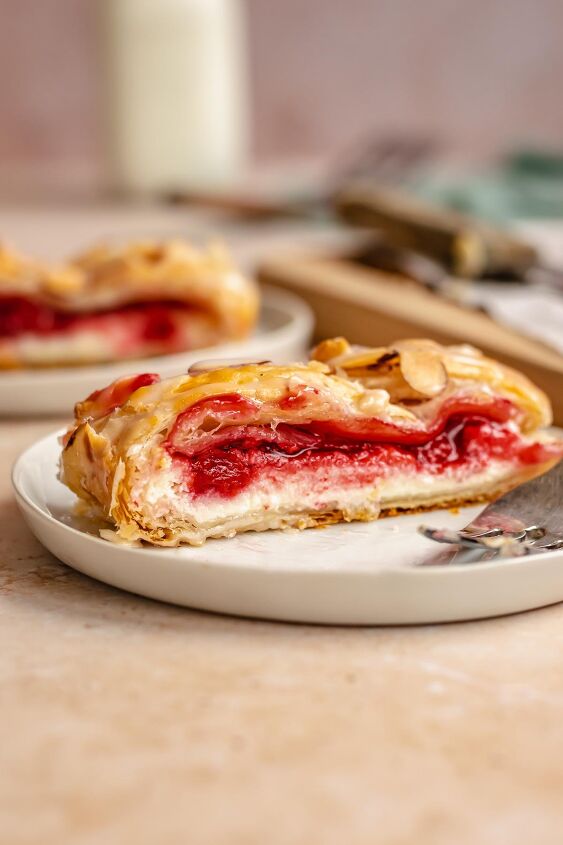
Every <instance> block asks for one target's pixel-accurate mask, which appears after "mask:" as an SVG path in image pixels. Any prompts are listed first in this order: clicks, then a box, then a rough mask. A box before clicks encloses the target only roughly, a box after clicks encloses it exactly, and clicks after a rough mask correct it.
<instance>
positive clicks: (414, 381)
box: [396, 340, 448, 396]
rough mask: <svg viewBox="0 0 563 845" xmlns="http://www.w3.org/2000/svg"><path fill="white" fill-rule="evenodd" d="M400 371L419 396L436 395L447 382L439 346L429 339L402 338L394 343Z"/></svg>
mask: <svg viewBox="0 0 563 845" xmlns="http://www.w3.org/2000/svg"><path fill="white" fill-rule="evenodd" d="M396 345H397V349H398V350H399V353H400V356H401V362H400V366H401V373H402V374H403V378H404V379H405V381H406V382H407V384H408V385H409V386H410V387H412V389H413V390H415V391H416V392H417V393H419V394H420V395H421V396H437V395H438V394H439V393H441V392H442V391H443V390H444V389H445V387H446V385H447V383H448V373H447V371H446V368H445V366H444V363H443V361H442V353H441V350H440V347H439V346H438V345H437V344H435V343H434V342H433V341H431V340H403V341H400V342H399V343H397V344H396Z"/></svg>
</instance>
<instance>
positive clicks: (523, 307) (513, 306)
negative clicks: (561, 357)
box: [471, 282, 563, 354]
mask: <svg viewBox="0 0 563 845" xmlns="http://www.w3.org/2000/svg"><path fill="white" fill-rule="evenodd" d="M472 294H473V295H472V297H471V298H472V300H473V304H476V305H480V306H481V307H482V308H484V309H485V311H487V312H488V313H489V314H490V315H491V317H493V318H494V319H495V320H497V322H499V323H503V324H504V325H505V326H509V327H510V328H512V329H515V330H516V331H518V332H521V333H522V334H523V335H530V336H531V337H534V338H536V339H537V340H541V341H543V342H544V343H547V344H548V345H549V346H552V347H553V348H554V349H556V350H557V351H558V352H560V353H561V354H563V295H562V294H561V293H558V291H554V290H551V289H549V288H544V287H527V286H523V285H521V284H512V283H502V284H499V283H496V282H485V283H481V284H476V285H475V286H474V289H473V291H472Z"/></svg>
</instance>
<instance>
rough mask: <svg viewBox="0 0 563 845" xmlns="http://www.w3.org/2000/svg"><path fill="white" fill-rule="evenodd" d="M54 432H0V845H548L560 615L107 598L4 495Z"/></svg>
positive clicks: (560, 722) (20, 428) (556, 757)
mask: <svg viewBox="0 0 563 845" xmlns="http://www.w3.org/2000/svg"><path fill="white" fill-rule="evenodd" d="M58 424H59V423H58V422H57V421H50V422H44V421H43V422H14V421H10V422H7V421H4V422H2V423H0V576H1V587H0V641H1V642H2V648H1V651H0V672H1V678H2V684H1V686H0V712H1V722H0V726H1V727H0V748H1V759H2V766H1V768H0V826H1V829H2V834H1V837H0V838H1V840H2V842H5V843H7V845H8V843H9V845H20V843H26V845H27V843H41V845H64V843H72V845H82V843H84V845H90V843H92V844H93V843H104V845H113V843H116V845H128V843H141V845H143V844H144V843H147V845H148V844H149V843H151V845H152V843H154V842H159V843H166V844H167V843H174V845H175V844H176V843H179V842H189V843H190V845H199V843H205V845H207V843H209V845H223V843H224V845H239V843H240V845H263V843H268V845H286V844H288V843H291V845H301V843H303V845H311V843H314V842H322V843H323V845H333V843H334V845H341V843H343V842H346V843H354V845H355V843H362V845H363V844H364V843H365V845H373V843H378V842H382V843H385V845H403V844H404V845H412V843H414V842H416V843H417V845H426V843H432V845H434V843H436V845H451V843H454V842H455V843H456V845H476V843H479V845H480V843H491V845H498V843H504V842H510V843H511V845H517V843H526V845H527V843H528V842H530V841H534V842H541V843H551V842H554V843H555V842H558V841H560V838H561V831H562V829H563V807H562V803H561V794H562V789H563V762H562V759H561V745H562V742H563V719H562V714H563V672H562V670H561V666H562V663H563V608H562V607H561V606H557V607H552V608H546V609H544V610H540V611H536V612H533V613H525V614H521V615H518V616H513V617H509V618H505V619H498V620H490V621H485V622H476V623H466V624H457V625H455V624H454V625H444V626H429V627H419V628H387V629H377V628H359V629H343V628H340V629H338V628H320V627H316V628H315V627H309V626H298V625H283V624H273V623H266V622H253V621H248V620H244V619H233V618H224V617H220V616H214V615H211V614H204V613H198V612H192V611H189V610H185V609H180V608H175V607H169V606H166V605H161V604H158V603H156V602H152V601H149V600H146V599H142V598H137V597H135V596H133V595H128V594H125V593H121V592H119V591H117V590H115V589H112V588H110V587H106V586H104V585H103V584H99V583H96V582H95V581H92V580H90V579H89V578H87V577H85V576H82V575H79V574H78V573H76V572H73V571H72V570H71V569H69V568H68V567H66V566H64V565H63V564H60V563H58V562H57V561H56V560H55V559H54V558H53V557H52V556H51V555H50V554H49V553H48V552H46V551H44V550H43V549H42V547H41V546H40V544H39V543H38V542H37V541H35V540H34V538H33V537H32V536H31V534H30V533H29V531H28V529H27V528H26V526H25V525H24V523H23V521H22V519H21V517H20V515H19V513H18V510H17V508H16V505H15V502H14V500H13V498H12V493H11V488H10V483H9V479H8V470H9V466H10V464H11V463H12V461H13V459H14V458H15V456H16V455H17V454H18V453H19V452H20V451H21V450H22V449H23V448H24V447H25V446H26V445H27V444H29V443H31V442H32V441H34V440H35V439H36V438H38V437H39V436H41V435H43V434H45V433H47V432H48V431H50V430H52V429H53V428H55V427H57V426H58Z"/></svg>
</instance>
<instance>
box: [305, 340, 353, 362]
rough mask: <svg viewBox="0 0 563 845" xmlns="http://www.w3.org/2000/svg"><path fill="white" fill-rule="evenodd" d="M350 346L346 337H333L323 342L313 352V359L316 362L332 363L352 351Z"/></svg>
mask: <svg viewBox="0 0 563 845" xmlns="http://www.w3.org/2000/svg"><path fill="white" fill-rule="evenodd" d="M350 348H351V347H350V344H349V343H348V341H347V340H346V338H344V337H331V338H329V339H328V340H322V341H321V342H320V343H318V344H317V346H315V347H314V349H312V350H311V358H312V359H313V360H314V361H323V362H326V361H330V360H332V358H339V357H340V356H341V355H345V354H346V353H347V352H349V350H350Z"/></svg>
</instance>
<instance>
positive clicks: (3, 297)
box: [0, 241, 258, 370]
mask: <svg viewBox="0 0 563 845" xmlns="http://www.w3.org/2000/svg"><path fill="white" fill-rule="evenodd" d="M257 310H258V296H257V292H256V289H255V286H254V284H253V283H252V282H251V281H250V280H248V279H246V278H244V277H243V276H242V275H241V274H240V273H239V272H238V271H237V270H236V269H235V268H234V266H233V264H232V263H231V261H230V259H229V257H228V256H227V255H226V254H225V253H224V252H223V251H222V250H221V249H219V248H214V249H210V250H209V251H207V252H199V251H197V250H195V249H194V248H193V247H191V246H190V245H189V244H187V243H185V242H183V241H167V242H164V243H136V244H130V245H128V246H124V247H120V248H114V249H110V248H106V247H98V248H95V249H92V250H90V251H89V252H87V253H85V254H83V255H81V256H79V257H78V258H76V259H74V260H73V261H71V262H69V263H68V264H66V265H64V266H63V267H61V268H59V269H57V270H49V269H48V268H45V267H43V266H41V265H39V264H36V263H34V262H32V261H29V260H28V259H26V258H23V257H20V256H18V255H16V254H15V253H13V252H10V251H8V250H6V249H2V248H0V370H1V369H9V368H19V367H50V366H77V365H81V364H96V363H102V362H110V361H119V360H122V359H129V358H143V357H147V356H151V355H163V354H167V353H174V352H183V351H185V350H190V349H198V348H203V347H206V346H213V345H215V344H217V343H221V342H226V341H229V340H237V339H240V338H243V337H246V336H247V335H248V334H249V333H250V331H251V330H252V328H253V327H254V324H255V321H256V316H257Z"/></svg>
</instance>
